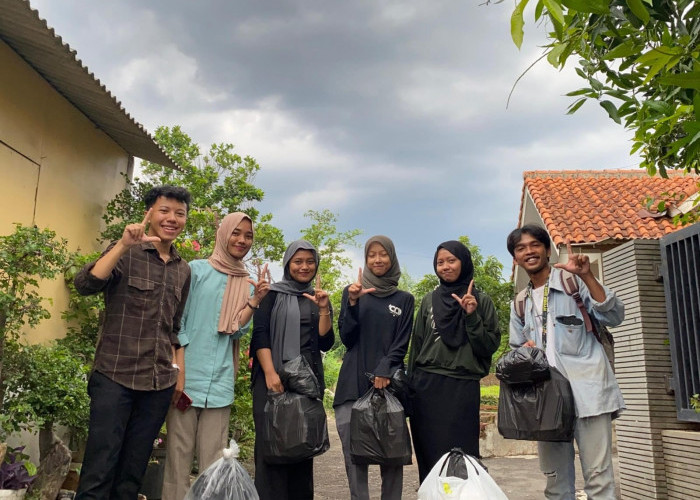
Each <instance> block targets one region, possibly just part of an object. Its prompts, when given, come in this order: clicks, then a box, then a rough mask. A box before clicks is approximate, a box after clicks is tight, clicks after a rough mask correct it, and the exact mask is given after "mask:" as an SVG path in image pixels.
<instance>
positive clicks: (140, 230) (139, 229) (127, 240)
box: [120, 207, 160, 248]
mask: <svg viewBox="0 0 700 500" xmlns="http://www.w3.org/2000/svg"><path fill="white" fill-rule="evenodd" d="M152 211H153V207H151V208H149V209H148V212H146V216H145V217H144V218H143V222H141V224H138V223H135V224H129V225H128V226H126V227H125V228H124V233H123V234H122V237H121V240H120V241H121V243H122V245H124V246H125V247H127V248H128V247H133V246H134V245H138V244H139V243H144V242H151V243H156V242H159V241H160V238H159V237H158V236H148V235H147V234H146V224H148V222H149V221H150V220H151V212H152Z"/></svg>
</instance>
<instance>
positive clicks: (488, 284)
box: [411, 236, 513, 359]
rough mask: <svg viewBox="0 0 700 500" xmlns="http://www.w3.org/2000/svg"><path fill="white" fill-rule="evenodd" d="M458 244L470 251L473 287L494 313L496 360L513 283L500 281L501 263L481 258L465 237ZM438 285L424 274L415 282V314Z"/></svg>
mask: <svg viewBox="0 0 700 500" xmlns="http://www.w3.org/2000/svg"><path fill="white" fill-rule="evenodd" d="M458 239H459V241H461V242H462V243H464V244H465V245H466V247H467V248H469V251H470V252H471V256H472V262H473V263H474V286H475V287H476V288H477V289H478V290H480V291H482V292H484V293H485V294H486V295H488V296H489V297H491V300H493V304H494V306H495V307H496V312H497V313H498V326H499V327H500V329H501V345H500V347H499V348H498V351H496V353H495V354H494V359H495V358H498V357H499V356H500V355H501V354H502V353H503V352H505V351H506V350H507V349H508V323H509V321H510V301H511V299H512V297H513V283H512V282H509V281H508V282H507V281H504V280H503V264H501V262H500V261H499V260H498V259H497V258H496V257H494V256H493V255H489V256H488V257H484V256H483V254H482V253H481V250H480V249H479V247H478V246H476V245H473V244H472V243H471V242H470V241H469V237H467V236H460V237H459V238H458ZM439 284H440V281H439V280H438V277H437V276H436V275H435V274H426V275H424V276H423V278H422V279H420V280H419V281H417V282H416V283H415V285H414V286H413V288H412V289H411V293H413V296H414V297H415V298H416V311H418V308H419V307H420V303H421V300H422V299H423V297H424V296H425V295H426V294H428V293H430V292H432V291H433V290H434V289H435V287H437V286H438V285H439Z"/></svg>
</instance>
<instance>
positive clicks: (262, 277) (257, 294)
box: [248, 262, 271, 306]
mask: <svg viewBox="0 0 700 500" xmlns="http://www.w3.org/2000/svg"><path fill="white" fill-rule="evenodd" d="M257 268H258V273H257V274H258V280H257V281H254V280H252V279H250V278H248V283H250V284H251V285H253V287H254V291H253V301H255V303H254V304H253V305H254V306H259V305H260V302H262V299H264V298H265V295H267V292H269V291H270V281H271V275H270V270H269V269H268V268H267V263H266V264H265V265H264V266H263V267H262V269H261V268H260V263H259V262H258V264H257Z"/></svg>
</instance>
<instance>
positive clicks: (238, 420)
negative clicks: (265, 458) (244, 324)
mask: <svg viewBox="0 0 700 500" xmlns="http://www.w3.org/2000/svg"><path fill="white" fill-rule="evenodd" d="M249 348H250V335H246V336H244V337H243V338H242V339H241V356H240V358H239V362H240V366H239V368H238V375H237V376H236V386H235V390H234V399H233V406H232V407H231V417H230V419H229V434H230V435H231V436H232V437H233V439H235V440H236V443H238V446H239V447H240V456H241V459H242V460H247V459H249V458H251V457H252V456H253V448H254V446H255V423H254V422H253V393H252V392H251V389H250V364H251V361H252V360H251V359H250V350H249Z"/></svg>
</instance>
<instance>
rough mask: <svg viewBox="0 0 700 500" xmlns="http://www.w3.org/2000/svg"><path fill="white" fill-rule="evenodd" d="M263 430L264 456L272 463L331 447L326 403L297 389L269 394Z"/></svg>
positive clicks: (317, 453)
mask: <svg viewBox="0 0 700 500" xmlns="http://www.w3.org/2000/svg"><path fill="white" fill-rule="evenodd" d="M262 431H263V432H262V435H263V457H264V460H265V462H267V463H270V464H293V463H296V462H300V461H302V460H305V459H307V458H311V457H314V456H316V455H320V454H321V453H323V452H325V451H326V450H328V448H330V441H329V439H328V424H327V421H326V411H325V410H324V408H323V402H322V401H321V400H320V399H317V398H309V397H307V396H304V395H302V394H297V393H296V392H291V391H285V392H273V391H269V392H268V393H267V402H266V403H265V423H264V425H263V430H262Z"/></svg>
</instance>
